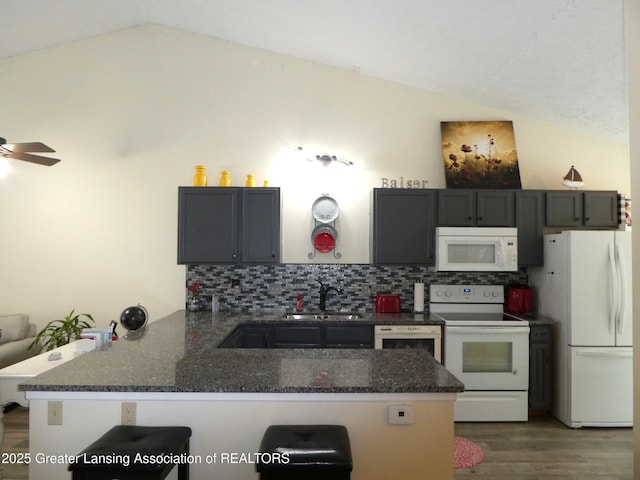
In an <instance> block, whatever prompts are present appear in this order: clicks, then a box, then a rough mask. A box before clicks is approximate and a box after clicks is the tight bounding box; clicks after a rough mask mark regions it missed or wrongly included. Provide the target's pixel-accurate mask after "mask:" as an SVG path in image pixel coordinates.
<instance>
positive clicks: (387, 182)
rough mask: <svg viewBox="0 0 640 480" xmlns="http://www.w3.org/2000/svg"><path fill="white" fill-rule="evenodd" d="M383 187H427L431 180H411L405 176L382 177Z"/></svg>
mask: <svg viewBox="0 0 640 480" xmlns="http://www.w3.org/2000/svg"><path fill="white" fill-rule="evenodd" d="M380 180H381V181H382V188H427V184H428V183H429V180H409V179H406V180H405V178H404V177H398V178H397V179H396V178H386V177H381V178H380Z"/></svg>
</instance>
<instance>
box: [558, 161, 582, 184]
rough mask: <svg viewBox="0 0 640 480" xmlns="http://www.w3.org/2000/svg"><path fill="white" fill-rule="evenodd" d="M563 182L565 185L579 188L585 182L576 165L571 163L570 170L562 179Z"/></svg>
mask: <svg viewBox="0 0 640 480" xmlns="http://www.w3.org/2000/svg"><path fill="white" fill-rule="evenodd" d="M562 184H563V185H564V186H565V187H569V188H578V187H582V186H583V185H584V182H583V181H582V176H581V175H580V174H579V173H578V171H577V170H576V169H575V167H574V166H573V165H571V168H570V169H569V172H568V173H567V174H566V175H565V176H564V178H563V179H562Z"/></svg>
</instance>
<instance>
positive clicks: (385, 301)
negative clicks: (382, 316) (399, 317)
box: [376, 294, 401, 313]
mask: <svg viewBox="0 0 640 480" xmlns="http://www.w3.org/2000/svg"><path fill="white" fill-rule="evenodd" d="M400 311H401V310H400V295H388V294H379V295H376V312H378V313H400Z"/></svg>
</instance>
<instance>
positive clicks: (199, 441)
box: [27, 391, 456, 480]
mask: <svg viewBox="0 0 640 480" xmlns="http://www.w3.org/2000/svg"><path fill="white" fill-rule="evenodd" d="M27 399H28V400H29V407H30V408H29V445H30V455H31V463H30V465H29V478H32V479H44V478H46V479H50V480H63V479H64V480H68V479H69V478H70V477H69V475H70V474H69V472H68V471H67V463H66V462H64V456H74V455H76V454H78V453H79V452H80V451H81V450H82V449H83V448H85V447H86V446H88V445H89V444H90V443H91V442H93V441H94V440H96V439H97V438H98V437H99V436H101V435H102V434H103V433H104V432H106V431H107V430H108V429H109V428H111V427H112V426H114V425H117V424H119V423H120V421H121V402H123V401H127V402H136V406H137V412H136V413H137V424H138V425H185V426H189V427H191V428H192V430H193V436H192V438H191V445H190V447H191V455H192V456H193V457H194V461H193V462H192V463H191V465H190V478H191V479H192V480H209V479H211V478H228V479H234V480H256V479H257V478H258V475H257V473H256V471H255V465H254V464H253V463H245V462H246V461H247V460H250V459H251V455H250V454H252V453H254V452H257V451H258V446H259V444H260V439H261V438H262V434H263V433H264V431H265V429H266V428H267V427H268V426H269V425H272V424H323V423H324V424H329V423H333V424H341V425H345V426H346V427H347V429H348V431H349V436H350V439H351V448H352V454H353V463H354V468H353V473H352V476H351V478H352V479H353V480H388V479H391V478H401V479H403V480H418V479H420V480H424V479H427V478H437V479H439V480H453V438H454V431H453V404H454V402H455V400H456V394H455V393H417V394H365V393H363V394H346V393H344V394H337V393H336V394H331V393H318V394H314V393H292V394H285V393H273V394H260V393H246V394H243V393H168V392H167V393H161V392H158V393H151V392H144V393H125V392H56V391H29V392H27ZM50 401H62V407H63V408H62V425H48V424H47V409H48V403H49V402H50ZM390 405H412V406H413V409H414V412H415V422H414V423H413V424H410V425H398V424H390V423H389V422H388V407H389V406H390ZM223 454H227V455H223ZM233 454H236V455H235V456H234V455H233ZM214 458H215V460H214ZM234 458H235V459H236V461H233V459H234ZM225 459H226V460H225ZM61 460H62V462H60V461H61ZM243 460H244V461H243ZM176 470H177V469H175V468H174V470H173V471H172V472H171V474H170V475H169V477H168V478H170V479H175V478H177V473H176Z"/></svg>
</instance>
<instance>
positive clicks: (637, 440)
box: [625, 0, 640, 478]
mask: <svg viewBox="0 0 640 480" xmlns="http://www.w3.org/2000/svg"><path fill="white" fill-rule="evenodd" d="M625 21H626V30H627V32H626V34H627V36H626V41H627V44H626V46H627V65H628V69H629V85H630V87H629V122H630V135H629V140H630V141H629V143H630V151H631V157H630V158H635V159H636V161H634V162H630V163H631V177H632V183H631V195H632V197H633V196H634V195H640V180H639V179H640V163H639V162H638V160H637V159H638V156H639V155H640V94H639V92H638V89H637V85H638V84H640V6H639V5H638V2H637V1H636V0H626V1H625ZM631 86H633V87H631ZM632 248H633V251H634V257H633V258H634V261H633V298H634V300H635V301H634V302H633V324H634V330H633V333H634V339H633V344H634V365H633V367H634V368H633V371H634V374H633V380H634V382H633V383H634V402H633V404H634V405H635V406H638V405H640V382H639V379H640V373H639V372H640V356H639V355H638V345H640V324H639V320H638V318H640V301H638V300H637V299H638V298H640V255H639V254H638V252H640V237H639V236H638V235H634V236H633V247H632ZM634 425H636V426H637V425H640V411H639V410H638V408H635V409H634ZM633 440H634V444H633V445H634V446H633V451H634V456H633V457H634V459H633V460H634V461H633V465H634V475H633V478H640V430H639V429H638V428H637V427H636V428H634V437H633Z"/></svg>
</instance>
